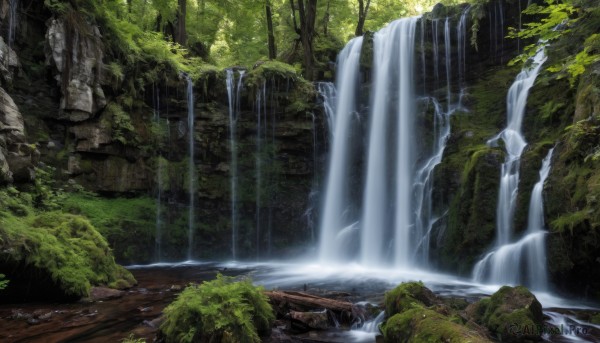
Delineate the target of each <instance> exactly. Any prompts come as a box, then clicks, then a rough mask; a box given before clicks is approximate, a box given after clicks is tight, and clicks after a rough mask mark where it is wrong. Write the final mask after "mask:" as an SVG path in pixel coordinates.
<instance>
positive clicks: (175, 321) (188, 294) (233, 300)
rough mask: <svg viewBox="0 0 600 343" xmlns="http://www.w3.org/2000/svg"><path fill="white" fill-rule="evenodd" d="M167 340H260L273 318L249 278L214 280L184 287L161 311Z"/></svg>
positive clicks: (265, 300)
mask: <svg viewBox="0 0 600 343" xmlns="http://www.w3.org/2000/svg"><path fill="white" fill-rule="evenodd" d="M164 314H165V321H164V323H163V324H162V325H161V327H160V329H161V333H162V335H163V336H164V338H165V340H166V342H167V343H170V342H177V343H186V342H190V343H191V342H256V343H258V342H260V341H261V340H260V336H264V335H267V334H269V333H270V331H271V325H272V323H273V321H274V319H275V316H274V314H273V310H272V308H271V305H269V302H268V300H267V297H266V296H265V295H264V294H263V293H262V288H260V287H255V286H253V285H252V283H251V282H250V281H249V280H243V281H240V282H234V280H233V278H230V277H225V276H222V275H220V274H219V275H217V279H216V280H213V281H208V282H204V283H203V284H201V285H192V286H189V287H187V288H186V289H185V290H184V291H183V292H182V293H181V294H180V295H179V296H178V297H177V300H175V302H173V303H172V304H171V305H169V306H168V307H167V308H166V309H165V310H164Z"/></svg>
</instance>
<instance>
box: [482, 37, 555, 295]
mask: <svg viewBox="0 0 600 343" xmlns="http://www.w3.org/2000/svg"><path fill="white" fill-rule="evenodd" d="M545 60H546V55H545V53H544V48H543V47H541V48H540V49H539V50H538V52H537V54H536V55H535V56H534V57H533V60H532V62H533V66H532V67H529V66H526V67H525V68H524V69H523V70H522V71H521V72H520V73H519V75H517V77H516V79H515V81H514V83H513V84H512V85H511V87H510V89H509V90H508V95H507V98H506V112H507V119H508V123H507V126H506V128H505V129H504V130H503V131H502V132H501V133H500V134H499V135H498V136H496V137H494V138H493V139H491V140H490V141H488V144H490V145H495V144H497V142H498V140H499V139H502V140H503V142H504V146H505V148H506V153H507V154H506V161H505V162H504V163H503V164H502V171H501V178H500V190H499V192H498V207H497V211H496V247H495V248H494V249H493V251H492V252H490V253H488V254H487V255H486V256H485V257H484V258H483V259H482V260H481V261H479V262H478V263H477V264H476V265H475V268H474V270H473V276H474V278H475V280H477V281H479V282H492V283H509V284H515V283H517V282H518V281H520V280H521V279H520V275H521V273H519V271H518V265H515V264H512V263H511V264H506V265H500V264H501V263H505V262H507V261H508V260H507V259H508V258H513V259H512V260H510V261H512V262H515V260H514V259H516V258H517V256H514V255H513V256H509V255H507V254H509V253H511V252H514V249H518V246H519V242H517V243H511V242H512V236H513V219H514V213H515V206H516V200H517V194H518V186H519V179H520V178H519V168H520V165H521V154H522V153H523V149H524V148H525V146H526V145H527V143H526V142H525V139H524V138H523V136H522V135H521V125H522V122H523V116H524V115H525V107H526V105H527V96H528V95H529V90H530V89H531V87H532V86H533V84H534V82H535V79H536V78H537V75H538V72H539V70H540V68H541V66H542V64H543V63H544V61H545ZM536 237H537V238H538V239H543V236H542V235H540V234H536V235H527V236H526V237H525V238H527V240H533V239H535V238H536ZM540 237H541V238H540ZM525 238H524V240H525ZM525 243H526V242H523V243H522V244H525ZM504 255H505V257H501V256H504ZM515 269H517V270H515ZM488 274H489V275H488Z"/></svg>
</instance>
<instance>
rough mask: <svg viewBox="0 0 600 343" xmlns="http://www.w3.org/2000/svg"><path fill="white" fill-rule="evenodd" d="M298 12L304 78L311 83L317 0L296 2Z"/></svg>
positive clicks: (312, 77) (313, 76)
mask: <svg viewBox="0 0 600 343" xmlns="http://www.w3.org/2000/svg"><path fill="white" fill-rule="evenodd" d="M305 1H306V4H305ZM298 12H299V13H300V39H301V40H302V47H303V48H304V69H305V75H304V77H305V78H306V79H307V80H311V81H312V80H314V79H315V70H314V51H313V38H314V36H315V20H316V17H317V0H298Z"/></svg>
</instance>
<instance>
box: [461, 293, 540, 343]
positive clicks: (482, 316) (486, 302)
mask: <svg viewBox="0 0 600 343" xmlns="http://www.w3.org/2000/svg"><path fill="white" fill-rule="evenodd" d="M472 313H473V314H474V317H473V319H474V320H475V321H476V322H478V323H480V324H482V325H483V326H485V327H487V328H488V329H489V330H490V331H491V332H492V333H494V334H495V335H497V337H498V338H499V339H500V340H501V341H506V342H522V341H523V340H540V339H541V337H540V334H541V333H540V332H536V331H539V330H533V328H536V327H540V326H541V325H542V324H543V313H542V305H541V304H540V302H539V301H538V300H537V298H536V297H535V295H533V294H532V293H531V292H530V291H529V290H528V289H527V288H525V287H523V286H517V287H509V286H504V287H502V288H500V289H499V290H498V291H497V292H496V293H494V294H493V295H492V296H491V297H490V298H489V299H482V300H480V301H479V302H478V304H476V305H475V310H474V311H473V312H472Z"/></svg>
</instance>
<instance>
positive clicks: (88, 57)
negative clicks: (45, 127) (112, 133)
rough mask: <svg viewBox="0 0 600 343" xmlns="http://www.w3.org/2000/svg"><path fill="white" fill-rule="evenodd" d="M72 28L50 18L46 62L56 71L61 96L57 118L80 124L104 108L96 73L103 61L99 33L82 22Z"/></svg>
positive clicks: (70, 25)
mask: <svg viewBox="0 0 600 343" xmlns="http://www.w3.org/2000/svg"><path fill="white" fill-rule="evenodd" d="M75 26H76V24H75V23H67V22H66V21H65V20H64V19H51V20H50V21H49V23H48V30H47V32H46V44H47V47H48V52H47V60H48V63H49V64H50V65H52V66H54V68H55V80H56V81H57V83H58V84H59V85H60V87H61V93H62V97H61V101H60V110H61V111H60V112H59V113H58V115H57V119H67V120H70V121H74V122H80V121H84V120H86V119H89V118H91V117H94V116H95V115H96V114H97V112H98V111H99V110H101V109H102V108H104V107H105V106H106V98H105V96H104V91H103V90H102V87H101V81H100V74H99V72H100V70H102V58H103V52H102V45H101V44H102V43H101V40H100V39H101V37H100V32H99V31H98V28H97V27H92V26H90V25H88V24H87V23H85V22H83V21H80V22H77V27H75Z"/></svg>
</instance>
